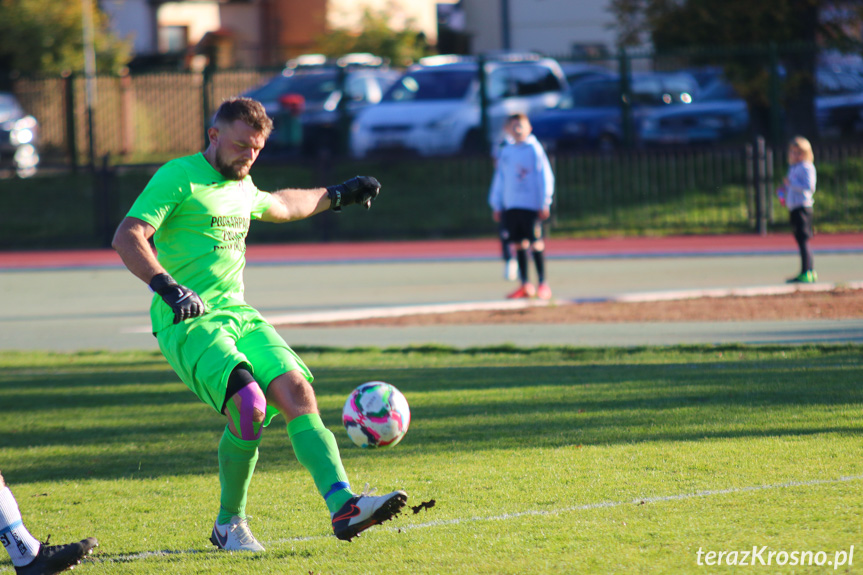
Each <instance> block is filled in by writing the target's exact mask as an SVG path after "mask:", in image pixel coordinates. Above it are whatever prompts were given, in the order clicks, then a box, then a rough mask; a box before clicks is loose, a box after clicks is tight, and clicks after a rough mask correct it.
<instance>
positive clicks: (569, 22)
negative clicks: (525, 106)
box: [462, 0, 616, 55]
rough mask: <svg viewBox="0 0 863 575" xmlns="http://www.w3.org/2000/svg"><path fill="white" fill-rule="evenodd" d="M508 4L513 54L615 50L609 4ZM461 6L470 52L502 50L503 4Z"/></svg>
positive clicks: (472, 1) (572, 0) (495, 0)
mask: <svg viewBox="0 0 863 575" xmlns="http://www.w3.org/2000/svg"><path fill="white" fill-rule="evenodd" d="M507 1H508V3H509V31H510V34H509V37H510V48H511V49H512V50H535V51H538V52H542V53H545V54H553V55H561V54H569V53H570V52H571V50H572V46H573V45H574V44H602V45H605V46H606V47H607V48H608V49H609V50H610V51H613V50H614V46H615V40H616V34H615V31H614V30H613V29H610V28H609V25H611V24H613V23H614V18H613V16H612V15H611V13H610V12H609V11H608V8H609V4H610V2H609V0H507ZM462 6H463V8H464V10H465V14H466V31H467V32H468V33H470V34H471V37H472V42H471V48H472V50H473V52H486V51H489V50H500V49H502V48H503V47H504V45H503V44H504V41H503V29H502V16H501V14H502V9H501V6H502V0H464V2H463V3H462Z"/></svg>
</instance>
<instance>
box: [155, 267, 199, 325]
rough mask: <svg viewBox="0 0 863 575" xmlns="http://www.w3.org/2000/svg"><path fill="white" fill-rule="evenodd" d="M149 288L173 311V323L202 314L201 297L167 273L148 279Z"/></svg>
mask: <svg viewBox="0 0 863 575" xmlns="http://www.w3.org/2000/svg"><path fill="white" fill-rule="evenodd" d="M150 289H151V290H153V291H154V292H156V293H157V294H159V295H160V296H162V299H163V300H165V303H166V304H168V305H169V306H171V309H172V310H173V311H174V323H180V322H181V321H183V320H187V319H189V318H192V317H198V316H199V315H204V312H205V311H206V308H205V307H204V302H203V301H201V297H200V296H199V295H198V294H196V293H195V292H194V291H192V290H190V289H189V288H187V287H185V286H181V285H180V284H178V283H177V282H176V280H174V278H172V277H171V276H170V275H168V274H158V275H155V276H153V279H151V280H150Z"/></svg>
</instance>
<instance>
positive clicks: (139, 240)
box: [111, 217, 166, 284]
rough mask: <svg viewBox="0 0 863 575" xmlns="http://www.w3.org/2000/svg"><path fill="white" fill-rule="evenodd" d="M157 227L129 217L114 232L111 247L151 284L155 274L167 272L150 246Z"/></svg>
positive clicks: (137, 274)
mask: <svg viewBox="0 0 863 575" xmlns="http://www.w3.org/2000/svg"><path fill="white" fill-rule="evenodd" d="M154 233H156V229H155V228H154V227H153V226H151V225H150V224H148V223H147V222H145V221H143V220H139V219H138V218H131V217H127V218H125V219H124V220H123V221H122V222H120V225H119V227H118V228H117V231H116V232H115V233H114V240H113V241H112V242H111V247H113V248H114V249H115V250H117V253H118V254H120V259H122V260H123V263H124V264H126V267H127V268H129V271H130V272H132V273H133V274H134V275H135V276H136V277H137V278H138V279H140V280H141V281H143V282H144V283H145V284H149V283H150V280H151V279H153V277H154V276H157V275H159V274H163V273H166V272H165V268H163V267H162V265H161V264H160V263H159V260H157V259H156V254H154V253H153V250H152V248H151V247H150V238H152V237H153V234H154Z"/></svg>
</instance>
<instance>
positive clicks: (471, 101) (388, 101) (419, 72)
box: [351, 55, 567, 157]
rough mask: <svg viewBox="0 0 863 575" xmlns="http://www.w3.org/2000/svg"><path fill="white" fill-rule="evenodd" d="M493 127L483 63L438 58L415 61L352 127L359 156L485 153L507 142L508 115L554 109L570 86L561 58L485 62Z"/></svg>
mask: <svg viewBox="0 0 863 575" xmlns="http://www.w3.org/2000/svg"><path fill="white" fill-rule="evenodd" d="M484 67H485V77H486V84H485V85H486V90H485V93H486V98H487V105H488V107H487V110H488V132H487V134H483V133H482V127H481V126H482V114H481V102H480V91H479V86H480V75H479V61H478V60H477V59H476V58H471V57H461V56H433V57H430V58H424V59H422V60H421V61H420V63H419V64H417V65H414V66H412V67H411V68H409V69H408V70H407V72H405V74H404V75H403V76H402V77H401V78H400V79H399V80H398V81H397V82H396V83H395V84H393V85H392V86H391V87H390V89H389V90H388V91H387V93H386V94H385V95H384V97H383V99H382V100H381V103H380V104H377V105H375V106H370V107H368V108H366V109H365V110H363V111H362V112H361V113H360V114H359V115H358V116H357V119H356V121H355V122H354V124H353V126H352V130H351V149H352V152H353V154H354V155H355V156H356V157H364V156H367V155H369V154H373V153H378V152H401V153H404V152H407V153H413V154H418V155H421V156H434V155H448V154H456V153H459V152H461V151H484V152H488V150H489V148H488V147H487V145H486V142H494V141H497V140H499V139H501V138H502V137H503V136H502V131H503V124H504V121H505V119H506V117H507V116H509V115H510V114H513V113H516V112H522V113H525V114H531V113H534V112H536V111H538V110H542V109H545V108H549V107H553V106H555V105H557V104H558V102H560V100H561V98H562V97H563V95H564V93H565V91H566V86H567V84H566V79H565V78H564V76H563V72H562V71H561V69H560V65H559V64H558V63H557V61H555V60H553V59H550V58H541V57H538V56H532V55H512V56H509V57H505V56H500V57H498V59H493V60H492V59H489V60H485V64H484Z"/></svg>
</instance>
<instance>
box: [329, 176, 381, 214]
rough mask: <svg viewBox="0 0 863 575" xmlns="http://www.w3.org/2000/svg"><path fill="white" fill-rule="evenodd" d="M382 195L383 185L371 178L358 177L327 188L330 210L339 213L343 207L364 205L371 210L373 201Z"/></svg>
mask: <svg viewBox="0 0 863 575" xmlns="http://www.w3.org/2000/svg"><path fill="white" fill-rule="evenodd" d="M379 193H381V183H380V182H379V181H377V180H376V179H374V178H372V177H370V176H356V177H355V178H351V179H350V180H348V181H347V182H343V183H341V184H336V185H335V186H328V187H327V195H329V196H330V209H331V210H333V211H334V212H339V211H341V209H342V206H349V205H351V204H362V205H364V206H365V207H366V209H369V208H370V207H372V200H374V199H375V198H376V197H378V194H379Z"/></svg>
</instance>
